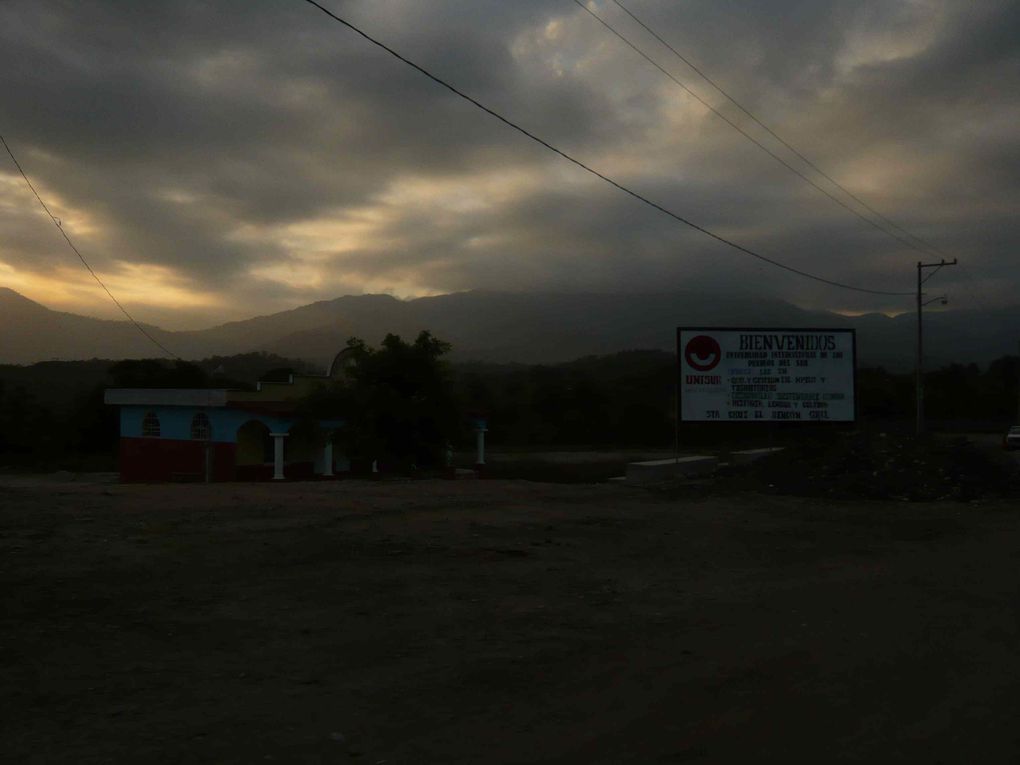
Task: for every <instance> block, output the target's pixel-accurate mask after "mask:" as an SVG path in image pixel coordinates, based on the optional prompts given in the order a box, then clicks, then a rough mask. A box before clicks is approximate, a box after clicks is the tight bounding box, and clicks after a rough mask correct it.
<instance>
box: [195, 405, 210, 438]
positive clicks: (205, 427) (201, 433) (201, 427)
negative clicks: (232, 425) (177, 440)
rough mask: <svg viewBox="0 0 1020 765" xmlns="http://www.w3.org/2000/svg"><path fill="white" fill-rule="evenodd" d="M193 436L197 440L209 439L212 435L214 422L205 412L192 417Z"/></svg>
mask: <svg viewBox="0 0 1020 765" xmlns="http://www.w3.org/2000/svg"><path fill="white" fill-rule="evenodd" d="M191 437H192V438H193V439H195V440H196V441H208V440H209V439H210V438H211V437H212V424H211V423H210V422H209V418H208V417H207V416H206V414H205V412H199V413H198V414H196V415H195V416H194V417H192V418H191Z"/></svg>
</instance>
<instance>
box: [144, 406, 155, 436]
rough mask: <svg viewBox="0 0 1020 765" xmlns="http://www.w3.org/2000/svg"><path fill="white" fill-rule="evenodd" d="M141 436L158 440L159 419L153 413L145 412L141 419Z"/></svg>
mask: <svg viewBox="0 0 1020 765" xmlns="http://www.w3.org/2000/svg"><path fill="white" fill-rule="evenodd" d="M142 435H143V436H149V437H152V438H159V417H157V416H156V413H155V412H146V413H145V417H143V418H142Z"/></svg>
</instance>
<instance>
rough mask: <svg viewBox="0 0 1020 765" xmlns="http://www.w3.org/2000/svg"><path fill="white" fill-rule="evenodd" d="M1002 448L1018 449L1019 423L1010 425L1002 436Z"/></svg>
mask: <svg viewBox="0 0 1020 765" xmlns="http://www.w3.org/2000/svg"><path fill="white" fill-rule="evenodd" d="M1002 448H1004V449H1020V425H1011V426H1010V428H1009V432H1007V433H1006V435H1004V436H1003V437H1002Z"/></svg>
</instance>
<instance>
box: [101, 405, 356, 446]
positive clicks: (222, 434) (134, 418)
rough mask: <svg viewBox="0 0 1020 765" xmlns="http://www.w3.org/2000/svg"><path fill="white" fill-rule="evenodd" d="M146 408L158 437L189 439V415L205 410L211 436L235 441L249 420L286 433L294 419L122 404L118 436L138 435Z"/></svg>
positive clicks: (332, 423) (330, 423)
mask: <svg viewBox="0 0 1020 765" xmlns="http://www.w3.org/2000/svg"><path fill="white" fill-rule="evenodd" d="M149 412H152V413H154V414H155V415H156V416H157V417H158V418H159V437H160V438H172V439H179V440H184V441H188V440H190V439H191V419H192V418H193V417H194V416H195V414H196V413H198V412H205V414H206V416H207V417H208V418H209V422H210V423H212V440H213V441H216V442H219V443H228V444H234V443H237V429H238V428H240V427H241V426H242V425H244V424H245V423H246V422H249V421H251V420H258V421H259V422H261V423H264V424H265V425H266V426H267V427H268V428H269V430H270V432H272V433H286V432H287V431H288V430H290V428H291V427H292V426H293V425H294V423H295V422H296V421H297V420H296V419H295V418H293V417H274V416H271V415H264V414H253V413H252V412H245V411H242V410H240V409H222V408H219V407H210V408H207V407H190V406H122V407H121V408H120V435H121V437H122V438H141V437H142V420H143V419H144V418H145V415H146V414H148V413H149ZM319 425H320V426H321V427H323V428H337V427H340V426H341V425H343V421H342V420H320V421H319Z"/></svg>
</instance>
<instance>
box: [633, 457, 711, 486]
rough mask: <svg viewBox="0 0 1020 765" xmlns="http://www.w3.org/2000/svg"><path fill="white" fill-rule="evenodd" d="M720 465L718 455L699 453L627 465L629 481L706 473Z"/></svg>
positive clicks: (635, 481)
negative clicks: (711, 455) (710, 455)
mask: <svg viewBox="0 0 1020 765" xmlns="http://www.w3.org/2000/svg"><path fill="white" fill-rule="evenodd" d="M717 467H719V458H718V457H709V456H704V455H698V456H695V457H680V458H679V459H675V458H674V459H668V460H652V461H651V462H631V463H629V464H628V465H627V483H658V482H660V481H669V480H672V479H673V478H680V477H683V476H692V475H704V474H705V473H711V472H712V471H713V470H715V469H716V468H717Z"/></svg>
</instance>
